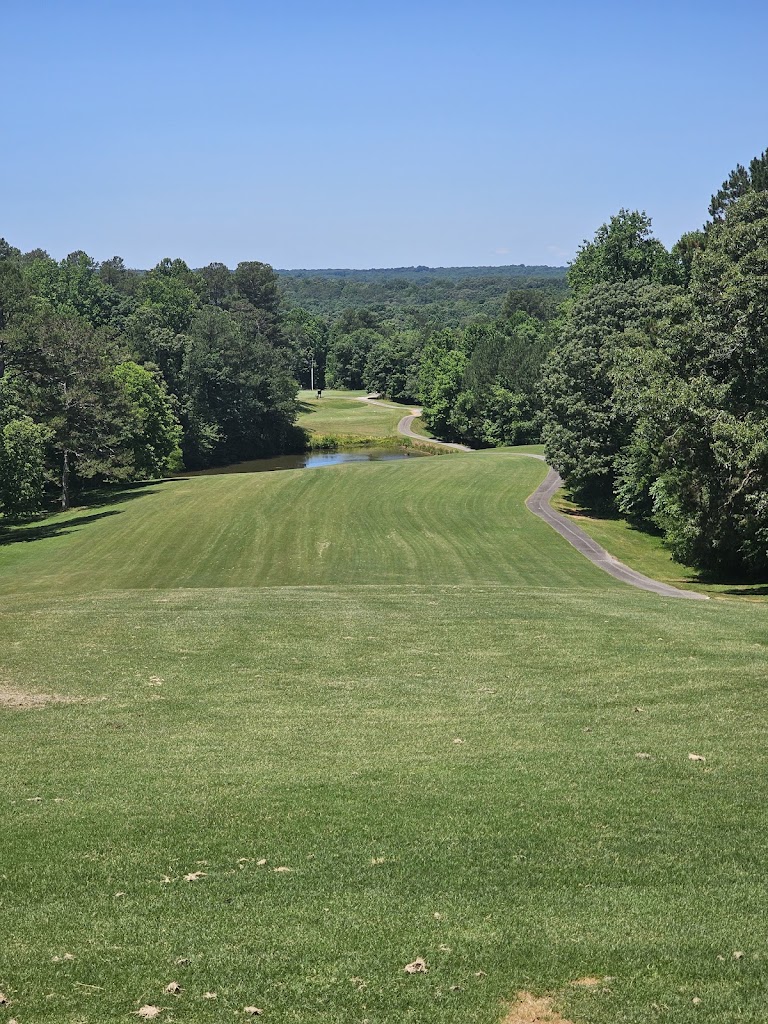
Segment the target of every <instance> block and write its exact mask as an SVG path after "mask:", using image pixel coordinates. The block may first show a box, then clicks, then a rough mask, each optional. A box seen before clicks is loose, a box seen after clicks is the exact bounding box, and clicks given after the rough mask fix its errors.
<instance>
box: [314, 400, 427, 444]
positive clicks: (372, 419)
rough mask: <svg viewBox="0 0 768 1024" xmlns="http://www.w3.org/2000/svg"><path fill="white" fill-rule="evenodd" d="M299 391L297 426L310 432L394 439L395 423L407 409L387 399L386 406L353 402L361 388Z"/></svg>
mask: <svg viewBox="0 0 768 1024" xmlns="http://www.w3.org/2000/svg"><path fill="white" fill-rule="evenodd" d="M315 395H316V392H314V391H300V392H299V402H300V407H301V412H300V415H299V418H298V425H299V426H300V427H303V428H304V429H305V430H308V431H309V432H310V433H311V434H333V435H337V436H341V437H342V438H343V439H346V438H350V439H352V438H355V437H356V436H357V437H364V438H385V437H386V438H392V439H393V440H395V439H396V438H397V424H398V423H399V422H400V420H401V419H402V418H403V416H407V415H408V413H409V412H410V411H411V407H410V406H408V405H398V404H396V403H394V402H388V403H387V405H388V406H390V408H386V409H385V408H383V407H382V406H380V405H373V404H369V403H366V402H359V401H356V399H358V398H363V397H365V392H364V391H323V397H322V398H320V399H318V398H316V397H315Z"/></svg>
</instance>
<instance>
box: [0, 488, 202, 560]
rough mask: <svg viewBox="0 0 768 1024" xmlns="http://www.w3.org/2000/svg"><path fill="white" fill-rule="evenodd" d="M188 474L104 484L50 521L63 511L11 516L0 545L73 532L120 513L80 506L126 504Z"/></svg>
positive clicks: (0, 530) (2, 527)
mask: <svg viewBox="0 0 768 1024" xmlns="http://www.w3.org/2000/svg"><path fill="white" fill-rule="evenodd" d="M186 479H187V477H172V478H170V477H169V478H167V479H164V480H153V481H152V482H151V483H147V482H146V481H142V482H138V483H120V484H112V485H108V484H107V485H105V486H103V487H97V488H94V489H93V490H91V491H85V492H84V493H82V494H79V495H78V496H77V500H76V502H75V505H74V507H73V508H72V509H71V510H70V518H67V519H62V520H60V521H58V522H51V521H50V520H51V519H53V518H54V517H55V516H60V515H62V513H61V510H55V511H53V510H52V511H50V512H48V513H45V514H43V515H41V516H36V517H35V518H34V519H11V520H8V521H6V522H4V523H2V524H0V547H5V546H8V545H10V544H26V543H29V542H30V541H35V540H45V539H47V538H48V537H60V536H62V535H64V534H67V533H71V532H73V531H74V530H76V529H79V528H80V527H82V526H87V525H88V524H89V523H93V522H96V521H97V520H99V519H104V518H105V517H106V516H117V515H120V511H119V510H118V509H112V510H111V511H106V512H92V513H91V514H90V515H79V514H77V513H78V512H79V510H80V509H101V508H108V507H109V506H110V505H118V504H124V503H125V502H127V501H133V500H134V499H135V498H144V497H148V496H149V495H150V494H157V493H159V492H158V489H157V485H158V484H171V483H177V482H178V483H183V482H184V481H185V480H186Z"/></svg>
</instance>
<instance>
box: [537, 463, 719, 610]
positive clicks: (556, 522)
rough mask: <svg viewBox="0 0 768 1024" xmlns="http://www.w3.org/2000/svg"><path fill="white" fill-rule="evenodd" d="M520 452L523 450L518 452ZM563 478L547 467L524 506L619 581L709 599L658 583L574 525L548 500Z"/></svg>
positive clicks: (662, 594)
mask: <svg viewBox="0 0 768 1024" xmlns="http://www.w3.org/2000/svg"><path fill="white" fill-rule="evenodd" d="M520 454H521V455H522V454H523V453H522V452H521V453H520ZM528 458H531V459H540V460H541V461H542V462H545V461H546V460H545V458H544V456H543V455H534V454H532V453H528ZM562 483H563V481H562V479H561V477H560V474H559V473H558V472H557V470H554V469H550V471H549V473H547V476H546V478H545V480H544V482H543V483H541V484H539V486H538V487H537V488H536V490H535V491H534V492H533V494H532V495H531V496H530V498H528V500H527V501H526V503H525V504H526V507H527V508H528V509H529V510H530V511H531V512H533V514H534V515H535V516H538V517H539V519H543V520H544V522H545V523H547V525H548V526H551V527H552V529H553V530H557V532H558V533H559V534H560V536H561V537H565V539H566V540H567V541H568V543H569V544H572V545H573V547H575V548H576V550H577V551H578V552H580V553H581V554H582V555H584V557H585V558H588V559H589V560H590V562H592V563H593V564H594V565H596V566H597V567H598V569H602V570H603V572H607V573H608V575H609V576H613V577H614V578H615V579H617V580H621V582H622V583H628V584H629V585H630V586H631V587H637V588H638V589H639V590H648V591H650V592H651V593H652V594H658V595H659V596H660V597H682V598H685V599H687V600H689V601H708V600H709V598H708V597H707V595H706V594H698V593H696V591H694V590H678V588H677V587H672V586H670V585H669V584H668V583H660V582H659V581H658V580H652V579H651V578H650V577H649V576H643V574H642V573H640V572H636V571H635V570H634V569H630V568H629V566H628V565H624V563H623V562H620V561H619V560H618V558H614V557H613V555H611V554H610V553H609V552H608V551H606V550H605V548H604V547H601V546H600V545H599V544H598V543H597V541H596V540H593V539H592V538H591V537H590V536H589V534H588V533H585V532H584V530H582V529H581V527H580V526H577V525H576V524H575V523H574V522H573V521H572V520H571V519H569V518H568V516H565V515H563V513H562V512H558V511H557V510H556V509H554V508H552V506H551V505H550V501H551V500H552V498H553V497H554V495H555V494H556V493H557V490H558V488H560V487H561V486H562Z"/></svg>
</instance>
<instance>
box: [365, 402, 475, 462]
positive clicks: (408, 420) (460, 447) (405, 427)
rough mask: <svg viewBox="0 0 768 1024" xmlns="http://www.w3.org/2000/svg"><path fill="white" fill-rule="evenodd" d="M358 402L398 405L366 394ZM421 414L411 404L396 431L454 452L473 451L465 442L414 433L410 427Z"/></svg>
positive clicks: (389, 407)
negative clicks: (407, 413) (439, 439)
mask: <svg viewBox="0 0 768 1024" xmlns="http://www.w3.org/2000/svg"><path fill="white" fill-rule="evenodd" d="M357 401H358V402H365V403H366V405H380V406H381V407H382V409H397V408H399V406H397V405H391V404H390V403H389V402H380V401H379V400H378V399H377V398H369V397H368V396H367V395H366V396H365V397H364V398H358V399H357ZM419 416H421V409H419V408H418V407H417V406H411V411H410V413H409V415H408V416H403V418H402V419H401V420H400V422H399V423H398V424H397V432H398V434H401V435H402V436H403V437H412V438H413V439H414V440H415V441H423V442H424V443H425V444H434V445H437V446H438V448H451V449H453V451H456V452H473V451H474V450H475V449H474V448H468V447H467V446H466V445H465V444H453V443H452V442H450V441H436V440H435V439H434V438H433V437H424V435H423V434H417V433H415V432H414V431H413V430H412V429H411V427H412V426H413V421H414V420H416V419H418V418H419Z"/></svg>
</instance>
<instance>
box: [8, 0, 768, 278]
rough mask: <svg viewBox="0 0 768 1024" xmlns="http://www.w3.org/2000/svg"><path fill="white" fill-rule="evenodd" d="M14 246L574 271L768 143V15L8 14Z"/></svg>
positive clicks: (198, 258) (231, 6)
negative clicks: (617, 221)
mask: <svg viewBox="0 0 768 1024" xmlns="http://www.w3.org/2000/svg"><path fill="white" fill-rule="evenodd" d="M0 39H2V55H3V56H2V62H3V82H4V88H3V101H2V105H0V235H4V236H5V237H6V238H7V239H8V240H9V241H10V242H12V243H13V244H14V245H17V246H19V247H20V248H22V249H30V248H33V247H37V246H40V247H42V248H45V249H47V250H48V251H49V252H50V253H51V254H52V255H53V256H56V257H57V258H61V257H63V256H64V255H66V253H68V252H70V251H72V250H74V249H85V250H86V251H87V252H88V253H89V254H90V255H92V256H93V257H95V258H96V259H99V260H101V259H105V258H108V257H110V256H113V255H122V256H123V257H124V258H125V260H126V263H127V264H128V265H129V266H135V267H149V266H152V265H153V264H155V263H156V262H157V261H158V260H159V259H161V258H162V257H164V256H172V257H176V256H180V257H182V258H183V259H185V260H187V262H188V263H190V264H191V265H192V266H200V265H203V264H206V263H209V262H212V261H214V260H217V261H219V260H220V261H222V262H224V263H227V264H228V265H229V266H234V265H235V264H236V263H237V262H238V261H240V260H244V259H259V260H264V261H266V262H269V263H272V264H273V265H274V266H276V267H387V266H407V265H412V264H426V265H429V266H456V265H498V264H509V263H549V264H562V263H564V262H565V261H566V260H568V259H570V258H571V257H572V256H573V254H574V252H575V250H576V247H577V246H578V245H579V243H580V242H581V241H582V240H583V239H584V238H585V237H591V235H592V234H593V233H594V231H595V229H596V228H597V227H598V226H599V225H600V224H601V223H602V222H603V221H605V220H607V219H608V217H609V216H610V215H611V214H613V213H615V212H616V211H617V210H618V209H619V208H620V207H622V206H625V207H628V208H638V209H645V210H646V211H647V213H648V214H650V215H651V217H652V218H653V221H654V228H655V230H656V232H657V234H658V235H659V237H661V239H662V240H663V241H664V242H665V243H667V244H672V243H673V242H674V241H675V240H676V239H677V237H679V235H680V234H681V233H682V232H683V231H686V230H689V229H691V228H696V227H699V226H700V225H701V224H702V222H703V221H704V219H705V216H706V208H707V204H708V201H709V197H710V195H711V193H712V192H713V191H714V190H715V189H716V188H717V187H718V186H719V185H720V183H721V181H722V180H723V178H724V177H725V176H726V175H727V173H728V172H729V171H730V170H731V168H732V167H733V166H734V165H735V164H736V163H737V162H742V163H746V162H748V161H749V159H750V158H751V157H752V156H755V155H756V154H758V153H760V152H762V151H763V150H764V149H765V148H766V147H768V3H766V2H765V0H760V2H757V0H742V2H741V3H739V4H733V5H730V6H729V5H727V4H723V3H721V2H718V3H711V2H709V0H665V2H659V0H643V2H640V0H549V2H546V0H543V2H542V0H540V2H538V3H536V2H533V0H531V2H524V3H523V2H517V0H506V2H502V0H411V2H402V0H392V2H388V3H373V2H367V0H358V2H356V3H351V2H346V0H343V2H342V0H283V2H282V3H281V2H275V0H215V2H214V0H129V2H125V0H119V2H117V0H91V2H88V0H34V2H31V3H30V2H24V0H0Z"/></svg>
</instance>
